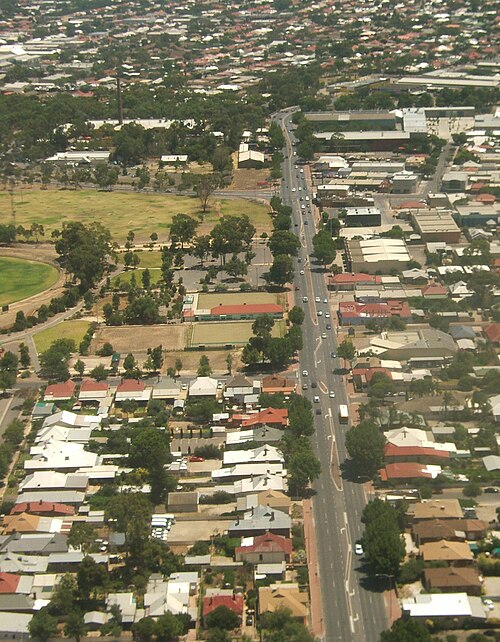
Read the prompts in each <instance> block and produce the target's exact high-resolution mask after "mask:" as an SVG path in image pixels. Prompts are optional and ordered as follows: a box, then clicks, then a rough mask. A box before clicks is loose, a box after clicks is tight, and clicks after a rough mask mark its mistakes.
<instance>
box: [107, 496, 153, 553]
mask: <svg viewBox="0 0 500 642" xmlns="http://www.w3.org/2000/svg"><path fill="white" fill-rule="evenodd" d="M152 513H153V508H152V505H151V502H150V501H149V500H148V499H147V497H145V496H144V495H143V494H142V493H120V494H119V495H117V496H116V497H114V498H113V501H112V502H110V503H109V504H108V506H107V509H106V519H107V520H108V522H110V520H112V521H111V522H110V525H111V527H112V529H113V530H114V531H116V532H118V533H123V534H124V535H125V548H126V551H127V555H131V556H132V557H138V556H139V555H140V553H141V552H142V550H143V548H144V545H145V543H146V542H147V540H148V537H149V524H150V522H151V515H152Z"/></svg>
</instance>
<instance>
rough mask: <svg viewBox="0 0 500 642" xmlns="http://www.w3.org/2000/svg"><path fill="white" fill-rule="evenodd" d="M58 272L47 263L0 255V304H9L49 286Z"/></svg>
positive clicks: (54, 280)
mask: <svg viewBox="0 0 500 642" xmlns="http://www.w3.org/2000/svg"><path fill="white" fill-rule="evenodd" d="M57 278H58V272H57V269H56V268H55V267H53V266H52V265H48V264H47V263H39V262H37V261H27V260H24V259H17V258H11V257H4V256H2V257H0V305H9V304H11V303H15V302H16V301H21V300H22V299H27V298H28V297H31V296H34V295H35V294H38V293H39V292H43V291H44V290H47V289H48V288H50V287H51V286H52V285H54V283H55V282H56V281H57Z"/></svg>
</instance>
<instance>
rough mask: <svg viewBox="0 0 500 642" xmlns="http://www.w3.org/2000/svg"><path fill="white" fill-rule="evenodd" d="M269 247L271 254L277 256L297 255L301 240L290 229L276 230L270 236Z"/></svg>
mask: <svg viewBox="0 0 500 642" xmlns="http://www.w3.org/2000/svg"><path fill="white" fill-rule="evenodd" d="M268 245H269V249H270V250H271V254H272V255H273V256H274V257H276V256H279V255H284V254H286V255H288V256H297V254H298V251H299V248H300V241H299V239H298V238H297V236H296V235H295V234H294V233H293V232H289V231H288V230H276V231H275V232H273V234H272V235H271V237H270V238H269V242H268Z"/></svg>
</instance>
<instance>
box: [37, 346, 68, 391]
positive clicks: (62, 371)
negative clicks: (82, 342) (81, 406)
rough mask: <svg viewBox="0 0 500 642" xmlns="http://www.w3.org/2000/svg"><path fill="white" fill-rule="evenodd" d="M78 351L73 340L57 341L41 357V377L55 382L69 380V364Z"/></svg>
mask: <svg viewBox="0 0 500 642" xmlns="http://www.w3.org/2000/svg"><path fill="white" fill-rule="evenodd" d="M75 350H76V345H75V342H74V341H73V339H56V340H55V341H53V342H52V343H51V345H50V348H48V349H47V350H45V352H43V353H42V354H41V356H40V376H41V377H44V378H46V379H49V380H53V381H67V379H69V369H68V362H69V358H70V356H71V353H72V352H74V351H75Z"/></svg>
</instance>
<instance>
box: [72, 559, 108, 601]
mask: <svg viewBox="0 0 500 642" xmlns="http://www.w3.org/2000/svg"><path fill="white" fill-rule="evenodd" d="M107 581H108V574H107V571H106V567H105V566H104V565H103V564H97V562H96V561H95V560H94V558H93V557H90V556H89V555H86V556H85V557H84V558H83V560H82V561H81V562H80V564H79V565H78V571H77V574H76V582H77V585H78V591H79V593H80V595H81V597H82V599H84V600H89V599H90V596H91V595H94V596H96V595H98V593H99V591H100V590H102V589H103V588H104V587H105V586H106V584H107Z"/></svg>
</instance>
